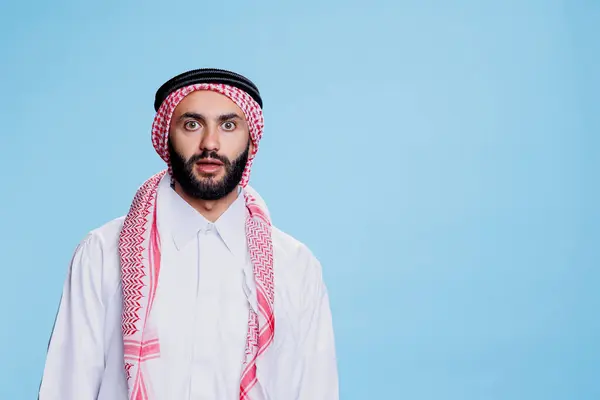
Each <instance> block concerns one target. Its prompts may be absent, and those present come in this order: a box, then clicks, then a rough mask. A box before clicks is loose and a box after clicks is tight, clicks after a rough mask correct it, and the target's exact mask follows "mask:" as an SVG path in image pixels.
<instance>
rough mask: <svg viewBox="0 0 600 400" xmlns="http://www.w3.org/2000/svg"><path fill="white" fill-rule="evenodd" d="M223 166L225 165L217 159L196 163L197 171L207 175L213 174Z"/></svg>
mask: <svg viewBox="0 0 600 400" xmlns="http://www.w3.org/2000/svg"><path fill="white" fill-rule="evenodd" d="M222 166H223V163H222V162H221V161H219V160H215V159H204V160H200V161H198V162H197V163H196V169H197V170H198V171H199V172H202V173H205V174H213V173H215V172H217V171H218V170H219V168H221V167H222Z"/></svg>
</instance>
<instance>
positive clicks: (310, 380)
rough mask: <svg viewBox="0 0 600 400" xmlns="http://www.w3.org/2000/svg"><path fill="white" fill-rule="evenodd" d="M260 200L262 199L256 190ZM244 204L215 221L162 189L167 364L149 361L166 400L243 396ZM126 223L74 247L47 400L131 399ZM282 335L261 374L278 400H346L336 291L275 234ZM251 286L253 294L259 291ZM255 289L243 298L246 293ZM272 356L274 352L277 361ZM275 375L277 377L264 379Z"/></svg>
mask: <svg viewBox="0 0 600 400" xmlns="http://www.w3.org/2000/svg"><path fill="white" fill-rule="evenodd" d="M246 190H249V191H251V193H252V194H253V195H255V194H256V192H254V191H252V189H251V188H247V189H246ZM246 212H247V210H246V208H245V206H244V201H243V196H239V197H238V199H237V200H236V201H235V202H234V203H233V204H232V205H231V206H230V207H229V209H228V210H227V211H226V212H225V213H224V214H223V215H222V216H221V217H220V218H219V220H217V221H216V222H215V223H214V224H212V223H209V221H207V220H206V219H205V218H204V217H202V216H201V215H200V214H199V213H198V212H196V211H195V210H194V209H193V208H192V207H190V206H189V205H188V204H187V203H186V202H185V201H183V200H182V199H181V198H180V197H179V196H178V195H177V194H176V193H175V192H174V191H173V190H172V189H171V188H170V186H169V179H168V175H167V176H166V177H165V179H163V181H162V182H161V184H160V187H159V192H158V228H159V231H160V235H161V251H162V260H161V265H162V268H161V272H160V278H159V286H158V294H157V298H156V303H155V309H156V313H157V314H156V315H157V323H158V327H157V328H158V330H159V332H160V336H161V357H160V358H158V359H156V360H150V361H148V364H147V365H148V372H149V375H150V381H151V382H152V385H153V391H154V392H155V393H156V394H157V395H158V398H159V399H165V400H172V399H177V400H179V399H190V400H192V399H193V400H201V399H202V400H204V399H211V400H215V399H223V400H229V399H231V400H237V399H239V379H240V374H241V360H242V359H243V353H244V347H245V340H246V331H247V322H248V307H254V308H256V304H248V300H247V298H250V299H255V298H256V296H255V295H254V296H252V295H250V296H247V294H248V292H249V293H253V292H254V290H255V288H254V287H248V286H246V285H245V284H244V282H245V281H246V282H252V279H244V274H250V275H249V276H252V265H251V263H250V259H249V256H248V251H247V244H246V238H245V231H244V229H245V226H244V222H245V215H246V214H245V213H246ZM122 223H123V218H119V219H116V220H114V221H111V222H109V223H108V224H106V225H104V226H102V227H100V228H98V229H96V230H94V231H92V232H90V233H89V234H88V235H87V237H86V238H85V239H84V240H83V241H82V242H81V243H80V245H79V246H78V247H77V249H76V251H75V254H74V257H73V260H72V263H71V267H70V270H69V274H68V276H67V279H66V281H65V285H64V289H63V296H62V299H61V302H60V307H59V311H58V315H57V319H56V323H55V326H54V330H53V333H52V338H51V341H50V345H49V348H48V355H47V360H46V367H45V370H44V374H43V379H42V384H41V387H40V397H39V399H40V400H54V399H56V400H58V399H60V400H92V399H93V400H126V399H127V384H126V381H125V373H124V369H123V344H122V333H121V312H122V293H121V283H120V266H119V257H118V253H117V245H118V236H119V231H120V228H121V226H122ZM273 247H274V259H275V280H276V283H277V284H276V292H275V324H276V328H275V338H274V342H273V344H272V347H270V348H269V350H268V351H269V352H273V353H275V354H274V356H271V357H270V358H271V359H272V360H273V364H274V365H271V366H265V367H264V370H263V371H258V372H257V373H258V375H259V379H260V378H261V376H262V377H264V379H265V385H266V387H265V391H266V393H265V398H266V399H271V400H279V399H286V400H288V399H289V400H294V399H296V400H337V399H338V377H337V365H336V356H335V346H334V336H333V328H332V321H331V314H330V309H329V300H328V296H327V290H326V287H325V285H324V283H323V280H322V275H321V266H320V264H319V262H318V260H317V259H316V258H315V257H314V256H313V255H312V253H311V252H310V250H309V249H308V248H307V247H306V246H305V245H303V244H301V243H300V242H298V241H296V240H295V239H293V238H292V237H290V236H289V235H286V234H285V233H283V232H281V231H279V230H278V229H276V228H273ZM249 286H253V285H252V284H250V285H249ZM245 292H246V293H245ZM273 353H271V354H272V355H273ZM266 369H268V372H267V371H266Z"/></svg>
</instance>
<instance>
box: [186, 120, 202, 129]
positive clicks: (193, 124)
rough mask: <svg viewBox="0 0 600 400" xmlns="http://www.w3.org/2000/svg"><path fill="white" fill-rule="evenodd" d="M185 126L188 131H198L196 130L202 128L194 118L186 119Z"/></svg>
mask: <svg viewBox="0 0 600 400" xmlns="http://www.w3.org/2000/svg"><path fill="white" fill-rule="evenodd" d="M183 126H184V127H185V129H187V130H188V131H196V130H198V129H200V124H199V123H198V121H194V120H190V121H186V123H185V124H184V125H183Z"/></svg>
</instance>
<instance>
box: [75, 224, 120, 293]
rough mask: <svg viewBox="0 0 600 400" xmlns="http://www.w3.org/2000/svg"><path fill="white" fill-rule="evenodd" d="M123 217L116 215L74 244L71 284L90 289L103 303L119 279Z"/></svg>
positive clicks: (113, 291) (113, 290) (112, 291)
mask: <svg viewBox="0 0 600 400" xmlns="http://www.w3.org/2000/svg"><path fill="white" fill-rule="evenodd" d="M124 219H125V218H124V217H119V218H115V219H113V220H111V221H109V222H107V223H105V224H103V225H101V226H99V227H97V228H95V229H93V230H91V231H89V232H88V233H87V234H86V235H85V236H84V237H83V239H82V240H81V241H80V242H79V243H78V244H77V247H76V248H75V251H74V253H73V257H72V260H71V265H70V268H69V279H70V281H71V284H78V283H79V284H82V285H84V286H85V287H87V288H89V289H91V290H93V291H94V292H95V295H97V296H98V297H100V298H101V299H102V302H103V303H104V304H106V303H107V302H108V301H109V300H110V298H112V296H113V295H114V293H115V292H116V290H117V287H118V285H119V282H120V274H121V270H120V262H119V251H118V245H119V234H120V232H121V228H122V226H123V221H124Z"/></svg>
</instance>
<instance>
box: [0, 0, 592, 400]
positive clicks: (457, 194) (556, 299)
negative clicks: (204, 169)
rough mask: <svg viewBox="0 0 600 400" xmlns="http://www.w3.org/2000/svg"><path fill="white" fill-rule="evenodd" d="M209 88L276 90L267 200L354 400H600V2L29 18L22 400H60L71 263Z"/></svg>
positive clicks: (10, 397)
mask: <svg viewBox="0 0 600 400" xmlns="http://www.w3.org/2000/svg"><path fill="white" fill-rule="evenodd" d="M199 67H218V68H227V69H232V70H235V71H238V72H240V73H242V74H245V75H247V76H248V77H250V78H251V79H252V80H253V81H255V82H256V83H257V85H258V86H259V88H260V90H261V92H262V95H263V98H264V101H265V109H264V112H265V122H266V129H265V136H264V140H263V142H262V143H261V145H262V148H261V150H260V152H259V155H258V158H257V161H256V164H255V168H254V170H253V176H252V183H253V185H254V186H255V187H256V188H257V189H258V190H259V191H260V192H261V194H262V195H263V197H264V198H265V199H266V200H267V202H268V204H269V207H270V210H271V213H272V216H273V219H274V222H275V223H276V225H278V226H279V227H280V228H281V229H283V230H285V231H286V232H288V233H290V234H292V235H293V236H295V237H296V238H298V239H299V240H301V241H303V242H305V243H306V244H308V245H309V247H310V248H311V249H312V250H313V252H314V253H315V254H316V255H317V256H318V257H319V259H320V260H321V261H322V264H323V267H324V271H325V278H326V280H327V283H328V286H329V290H330V294H331V303H332V309H333V313H334V323H335V328H336V335H337V346H338V354H339V369H340V383H341V398H342V399H343V400H363V399H369V400H370V399H386V400H387V399H393V400H395V399H410V400H480V399H483V400H495V399H503V400H521V399H523V400H533V399H544V400H555V399H556V400H558V399H561V400H562V399H565V400H588V399H589V400H592V399H599V398H600V378H598V373H599V372H600V344H599V342H600V340H599V339H600V322H599V319H598V310H599V309H600V295H599V291H598V289H599V285H600V270H599V267H600V250H599V249H600V229H599V224H600V211H599V208H600V195H599V193H600V191H599V189H598V172H599V168H600V161H599V157H600V155H599V153H600V152H599V150H600V140H599V139H598V134H599V133H600V106H599V104H600V96H599V95H598V94H599V93H600V77H599V73H598V70H599V69H600V2H598V1H594V0H588V1H567V0H564V1H553V0H544V1H542V0H539V1H536V0H525V1H524V0H508V1H500V2H498V1H475V0H473V1H466V0H465V1H454V2H446V1H416V0H414V1H398V0H395V1H392V0H389V1H387V2H384V1H378V0H373V1H369V2H359V1H341V0H334V1H331V0H330V1H325V2H318V1H314V0H312V1H304V2H287V3H286V2H283V1H281V2H276V1H264V2H243V1H225V2H200V1H175V2H159V1H156V0H150V1H145V2H141V1H140V2H137V3H134V2H127V1H126V2H120V1H116V0H109V1H102V2H82V1H74V0H73V1H53V2H40V1H35V0H34V1H33V2H18V1H16V0H11V1H9V2H8V3H7V2H6V1H5V2H3V3H2V5H1V6H0V74H1V76H2V78H1V79H0V113H1V118H2V119H1V120H2V127H1V128H0V132H1V139H2V140H1V141H0V146H1V155H2V156H1V157H0V171H1V173H2V180H1V188H2V192H1V193H2V196H0V254H1V260H2V261H1V268H2V270H1V271H2V280H1V281H0V282H1V283H0V285H1V286H0V321H2V322H1V323H2V328H1V329H0V360H1V364H0V399H2V400H21V399H25V400H27V399H34V398H35V397H36V393H37V389H38V385H39V380H40V377H41V373H42V369H43V366H44V360H45V351H46V345H47V341H48V338H49V335H50V331H51V328H52V324H53V320H54V316H55V312H56V307H57V306H58V301H59V299H60V295H61V289H62V284H63V280H64V278H65V275H66V272H67V267H68V263H69V261H70V257H71V255H72V253H73V250H74V249H75V246H76V245H77V243H78V242H79V241H80V240H81V239H82V238H83V237H84V236H85V234H86V233H87V232H88V231H89V230H91V229H94V228H96V227H98V226H100V225H101V224H103V223H105V222H107V221H108V220H110V219H113V218H115V217H117V216H120V215H122V214H124V213H126V212H127V209H128V207H129V204H130V201H131V199H132V196H133V194H134V192H135V190H136V189H137V187H138V186H139V185H140V184H141V183H142V182H143V181H144V180H145V179H146V178H148V177H149V176H150V175H152V174H154V173H155V172H158V171H159V170H161V169H162V168H163V164H162V161H161V160H160V159H159V157H158V156H157V155H156V154H155V152H154V150H153V148H152V146H151V142H150V126H151V123H152V118H153V115H154V114H153V108H152V104H153V100H154V99H153V96H154V92H155V90H156V89H157V88H158V86H159V85H160V84H162V82H164V81H165V80H167V79H168V78H170V77H171V76H173V75H175V74H177V73H179V72H182V71H184V70H187V69H192V68H199ZM82 400H83V399H82ZM282 400H284V399H282ZM285 400H287V399H285Z"/></svg>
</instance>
